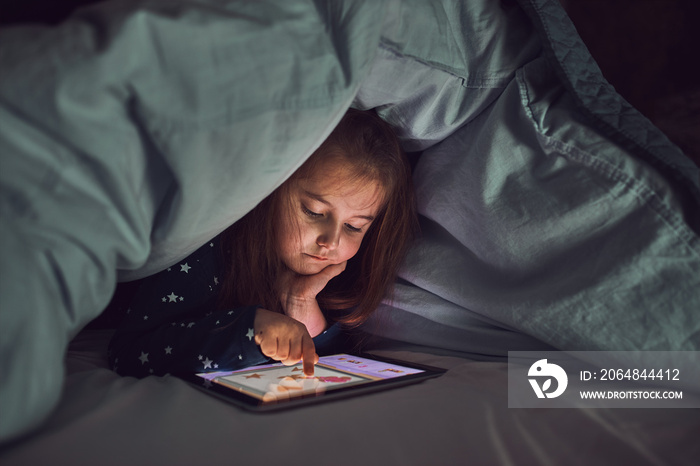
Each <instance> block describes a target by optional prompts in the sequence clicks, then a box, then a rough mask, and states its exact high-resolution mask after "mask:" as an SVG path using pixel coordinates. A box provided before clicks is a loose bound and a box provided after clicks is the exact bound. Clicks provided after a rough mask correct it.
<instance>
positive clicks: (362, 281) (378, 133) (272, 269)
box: [220, 109, 417, 325]
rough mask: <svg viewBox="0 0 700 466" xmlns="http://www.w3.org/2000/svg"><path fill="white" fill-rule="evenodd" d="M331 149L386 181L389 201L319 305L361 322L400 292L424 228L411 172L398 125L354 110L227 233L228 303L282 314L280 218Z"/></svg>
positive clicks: (358, 173)
mask: <svg viewBox="0 0 700 466" xmlns="http://www.w3.org/2000/svg"><path fill="white" fill-rule="evenodd" d="M331 155H334V156H337V155H340V156H343V157H344V159H345V160H347V161H349V162H350V163H351V165H352V167H353V169H354V175H355V177H356V179H358V180H360V181H376V182H379V184H380V186H381V187H382V188H383V192H384V197H383V201H384V202H383V204H382V207H381V208H380V210H379V213H378V215H377V216H376V218H375V219H374V221H373V222H372V224H371V225H370V228H369V229H368V231H367V233H366V234H365V237H364V238H363V240H362V244H361V246H360V249H359V250H358V252H357V254H355V256H354V257H353V258H352V259H350V260H348V263H347V267H346V269H345V271H344V272H343V273H341V274H340V275H338V276H337V277H335V278H333V279H332V280H331V281H330V282H329V283H328V285H326V287H325V288H324V289H323V291H321V292H320V293H319V294H318V296H317V297H316V299H317V300H318V303H319V306H320V307H321V309H323V311H324V313H325V314H326V317H327V318H328V319H329V320H331V321H339V322H343V323H345V324H348V325H359V324H361V323H362V322H364V321H365V320H366V319H367V318H368V317H369V315H370V314H371V313H372V312H373V311H374V310H375V309H376V308H377V306H378V305H379V303H380V302H381V300H382V299H383V298H384V297H385V296H386V295H387V293H388V292H390V291H392V287H393V283H394V280H395V278H396V273H397V270H398V267H399V265H400V264H401V261H402V260H403V257H404V255H405V253H406V251H407V249H408V246H409V243H410V241H411V239H412V238H413V235H414V233H415V231H416V229H417V215H416V208H415V198H414V193H413V185H412V182H411V170H410V167H409V164H408V161H407V159H406V156H405V155H404V153H403V151H402V150H401V147H400V146H399V141H398V139H397V137H396V135H395V133H394V130H393V128H392V127H391V126H390V125H389V124H388V123H386V122H385V121H384V120H382V119H381V118H380V117H379V116H377V114H376V113H374V112H373V111H360V110H354V109H350V110H348V112H347V113H346V114H345V116H344V117H343V118H342V120H341V121H340V123H339V124H338V126H337V127H336V128H335V129H334V130H333V132H332V133H331V135H330V136H329V137H328V138H327V139H326V140H325V141H324V142H323V144H321V146H320V147H319V148H318V149H317V150H316V151H315V152H314V153H313V154H312V155H311V157H310V158H309V159H308V160H307V161H306V162H305V163H304V164H303V165H302V166H301V167H300V168H299V169H298V170H297V171H296V172H295V173H294V174H293V175H292V176H291V177H290V178H289V179H288V180H287V181H285V183H284V184H282V186H280V187H279V188H278V189H276V190H275V191H274V192H273V193H272V194H270V195H269V196H268V197H267V198H265V199H264V200H263V201H262V202H260V204H258V205H257V206H256V207H255V208H254V209H253V210H252V211H250V212H249V213H248V214H247V215H246V216H245V217H243V218H242V219H240V220H239V221H238V222H236V223H235V224H234V225H232V226H231V227H230V228H229V229H228V230H227V231H226V232H225V234H224V241H223V245H224V246H223V247H224V251H226V254H225V257H227V258H228V261H227V262H228V263H227V269H228V273H227V276H226V277H225V280H224V281H223V286H222V290H221V294H220V306H221V307H232V306H248V305H260V306H262V307H264V308H265V309H268V310H271V311H277V312H282V308H281V303H280V300H279V297H278V296H277V294H276V293H275V289H274V284H275V280H276V276H277V272H278V271H279V270H280V269H281V267H283V265H282V262H281V260H280V258H279V256H278V251H277V245H276V231H275V229H276V227H275V223H276V221H275V219H276V218H278V217H279V215H281V212H282V211H283V204H282V203H283V202H287V200H288V199H289V194H288V193H289V187H290V185H291V183H294V182H295V181H297V180H300V179H304V178H308V177H310V176H311V174H312V173H313V172H314V169H315V167H316V165H317V164H318V162H319V161H321V160H322V159H323V158H324V157H326V156H331ZM334 311H335V312H334Z"/></svg>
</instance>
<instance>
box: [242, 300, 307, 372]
mask: <svg viewBox="0 0 700 466" xmlns="http://www.w3.org/2000/svg"><path fill="white" fill-rule="evenodd" d="M253 326H254V327H255V343H257V344H258V345H259V346H260V351H262V353H263V354H264V355H265V356H267V357H268V358H272V359H274V360H275V361H281V362H282V364H284V365H285V366H292V365H294V364H297V363H298V362H299V361H300V360H301V361H303V363H304V374H305V375H309V376H311V375H314V364H316V363H317V362H318V356H317V355H316V348H315V347H314V342H313V340H312V339H311V336H310V335H309V332H308V331H307V330H306V327H305V326H304V325H303V324H302V323H300V322H297V321H296V320H294V319H292V318H290V317H288V316H286V315H284V314H278V313H276V312H272V311H268V310H266V309H258V310H257V311H255V322H254V324H253Z"/></svg>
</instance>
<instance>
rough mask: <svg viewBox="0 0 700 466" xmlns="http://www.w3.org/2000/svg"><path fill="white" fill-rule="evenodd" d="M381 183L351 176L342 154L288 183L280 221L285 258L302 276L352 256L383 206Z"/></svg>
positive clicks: (280, 242) (279, 239)
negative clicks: (306, 176)
mask: <svg viewBox="0 0 700 466" xmlns="http://www.w3.org/2000/svg"><path fill="white" fill-rule="evenodd" d="M382 194H383V190H382V188H381V186H380V185H379V183H378V182H376V181H369V182H368V181H366V180H357V179H353V178H352V172H351V166H350V165H349V162H347V161H346V160H345V159H344V158H343V157H342V156H329V157H327V158H325V159H324V160H321V161H320V162H318V163H317V164H316V167H315V169H314V170H313V171H312V173H311V176H309V177H308V178H302V179H298V180H295V181H293V182H291V183H290V187H289V199H288V200H287V202H282V209H281V216H280V218H279V219H278V220H277V222H278V224H277V231H278V235H277V247H278V251H279V252H280V256H281V259H282V262H283V263H284V264H285V265H286V266H287V267H288V268H289V269H291V270H292V271H294V272H296V273H298V274H301V275H313V274H317V273H319V272H320V271H321V270H323V269H324V268H326V267H328V266H329V265H333V264H340V263H342V262H345V261H347V260H348V259H350V258H352V257H353V256H354V255H355V254H356V253H357V251H358V249H359V248H360V243H361V242H362V238H364V236H365V233H367V230H368V229H369V227H370V225H371V224H372V221H373V220H374V218H375V217H376V216H377V213H378V211H379V208H380V207H381V199H382Z"/></svg>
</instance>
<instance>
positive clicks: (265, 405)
mask: <svg viewBox="0 0 700 466" xmlns="http://www.w3.org/2000/svg"><path fill="white" fill-rule="evenodd" d="M342 355H346V356H348V357H356V358H365V359H369V360H372V361H378V362H383V363H387V364H393V365H398V366H403V367H406V368H409V369H418V370H421V371H422V372H419V373H415V374H407V375H403V376H396V377H392V378H388V379H381V380H371V381H368V382H366V383H362V384H358V385H348V386H346V387H340V388H337V389H334V390H329V391H324V392H320V393H310V394H306V395H301V396H298V397H293V398H288V399H283V400H278V401H275V402H265V401H262V400H260V399H257V398H255V397H254V396H252V395H248V394H246V393H243V392H240V391H237V390H235V389H233V388H229V387H226V386H223V385H221V384H219V383H216V382H213V381H211V382H209V383H207V380H206V379H204V378H202V377H199V376H198V375H197V374H196V373H191V374H175V376H176V377H178V378H180V379H183V380H185V381H186V382H188V383H189V384H190V385H192V386H194V387H195V388H197V389H199V390H201V391H204V392H205V393H208V394H210V395H213V396H215V397H217V398H220V399H222V400H224V401H226V402H228V403H231V404H234V405H236V406H238V407H240V408H243V409H246V410H249V411H254V412H272V411H280V410H286V409H293V408H298V407H302V406H308V405H310V404H317V403H322V402H326V401H333V400H340V399H345V398H350V397H356V396H359V395H363V394H367V393H373V392H378V391H384V390H389V389H392V388H397V387H401V386H405V385H410V384H415V383H418V382H421V381H423V380H427V379H431V378H435V377H438V376H440V375H442V374H444V373H445V372H446V369H441V368H438V367H433V366H428V365H425V364H419V363H414V362H409V361H403V360H398V359H394V358H387V357H383V356H378V355H375V354H367V353H342ZM333 356H339V355H333ZM269 365H270V364H261V365H260V366H265V367H267V366H269ZM279 365H280V366H281V365H282V364H281V363H280V364H279ZM254 367H258V366H254ZM248 369H252V368H247V369H246V370H248ZM334 370H338V369H334ZM340 371H341V372H344V371H342V370H340ZM347 373H349V374H351V372H347Z"/></svg>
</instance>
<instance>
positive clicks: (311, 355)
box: [301, 337, 318, 376]
mask: <svg viewBox="0 0 700 466" xmlns="http://www.w3.org/2000/svg"><path fill="white" fill-rule="evenodd" d="M301 345H302V353H301V360H302V363H303V365H304V375H307V376H312V375H314V365H315V364H316V363H317V362H318V356H316V348H315V347H314V342H313V340H312V339H311V337H305V338H304V339H303V340H302V342H301Z"/></svg>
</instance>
